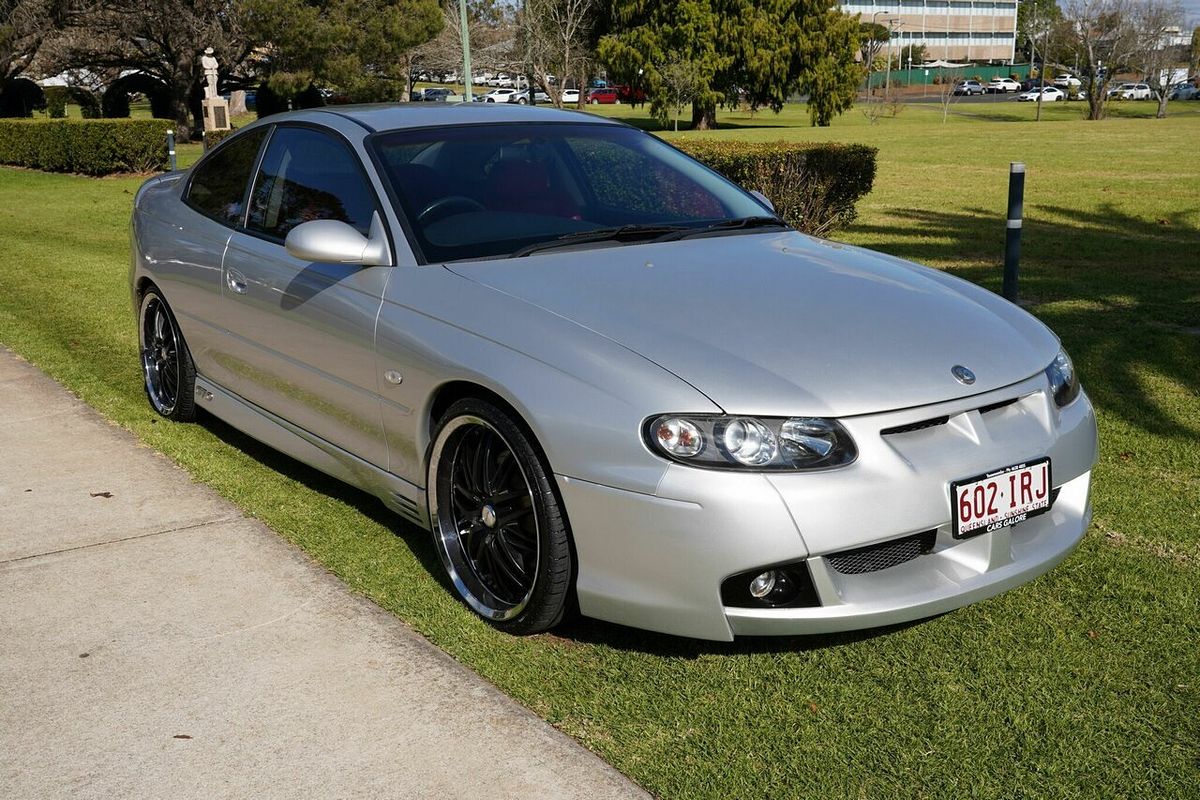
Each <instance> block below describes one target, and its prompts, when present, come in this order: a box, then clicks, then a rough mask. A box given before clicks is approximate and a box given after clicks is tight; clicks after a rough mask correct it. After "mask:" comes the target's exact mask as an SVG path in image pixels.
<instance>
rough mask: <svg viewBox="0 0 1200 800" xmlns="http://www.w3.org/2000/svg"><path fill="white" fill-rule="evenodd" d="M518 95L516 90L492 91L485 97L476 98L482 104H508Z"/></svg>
mask: <svg viewBox="0 0 1200 800" xmlns="http://www.w3.org/2000/svg"><path fill="white" fill-rule="evenodd" d="M516 94H517V90H516V89H492V90H491V91H490V92H488V93H487V94H485V95H482V96H480V97H477V98H475V99H476V101H477V102H480V103H508V102H511V101H512V99H513V97H515V96H516Z"/></svg>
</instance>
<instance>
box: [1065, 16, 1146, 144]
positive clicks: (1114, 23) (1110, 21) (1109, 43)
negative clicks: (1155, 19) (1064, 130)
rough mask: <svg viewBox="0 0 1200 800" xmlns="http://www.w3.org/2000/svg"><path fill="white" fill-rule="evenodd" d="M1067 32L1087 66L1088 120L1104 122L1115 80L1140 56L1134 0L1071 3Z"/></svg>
mask: <svg viewBox="0 0 1200 800" xmlns="http://www.w3.org/2000/svg"><path fill="white" fill-rule="evenodd" d="M1063 23H1064V24H1063V30H1064V31H1065V32H1066V34H1067V36H1068V37H1069V38H1068V42H1069V46H1070V48H1071V49H1072V50H1074V51H1075V54H1077V56H1078V57H1079V59H1080V60H1081V61H1082V62H1083V63H1084V64H1086V65H1087V68H1086V70H1085V71H1084V87H1085V88H1086V90H1087V98H1088V119H1092V120H1099V119H1104V112H1105V105H1106V103H1107V100H1108V84H1109V80H1110V78H1111V76H1112V75H1113V74H1114V73H1115V72H1116V71H1117V69H1118V68H1120V67H1122V66H1127V65H1129V64H1130V62H1131V61H1132V60H1133V58H1134V55H1135V54H1136V53H1137V52H1138V49H1139V43H1140V37H1139V34H1138V30H1137V25H1136V24H1135V14H1134V8H1133V3H1132V2H1131V0H1068V3H1067V7H1066V9H1065V13H1064V20H1063Z"/></svg>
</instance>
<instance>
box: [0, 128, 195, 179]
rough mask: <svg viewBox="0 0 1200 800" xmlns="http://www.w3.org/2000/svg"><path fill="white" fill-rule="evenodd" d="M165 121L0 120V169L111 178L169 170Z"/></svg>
mask: <svg viewBox="0 0 1200 800" xmlns="http://www.w3.org/2000/svg"><path fill="white" fill-rule="evenodd" d="M172 127H173V125H172V123H171V121H170V120H163V119H137V120H129V119H85V120H64V119H52V120H19V119H13V120H8V119H5V120H0V164H11V165H13V166H18V167H29V168H31V169H41V170H46V171H47V172H79V173H83V174H85V175H110V174H112V173H114V172H152V171H155V170H161V169H166V168H167V131H168V130H169V129H170V128H172Z"/></svg>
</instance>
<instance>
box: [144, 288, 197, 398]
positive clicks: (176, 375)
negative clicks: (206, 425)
mask: <svg viewBox="0 0 1200 800" xmlns="http://www.w3.org/2000/svg"><path fill="white" fill-rule="evenodd" d="M138 345H139V348H140V350H141V356H142V377H143V386H144V388H145V390H146V398H147V399H148V400H149V401H150V405H151V406H152V407H153V408H154V410H155V411H157V412H158V413H159V414H161V415H162V416H164V417H166V418H167V419H171V420H175V421H176V422H191V421H192V420H194V419H195V418H196V397H195V395H194V392H195V388H196V367H195V365H194V364H193V363H192V356H191V353H189V352H188V348H187V343H186V342H185V341H184V340H183V334H182V333H180V332H179V325H178V323H177V322H176V321H175V315H174V314H172V313H171V309H170V307H169V306H168V305H167V301H166V300H164V299H163V298H162V295H160V294H159V293H158V289H157V288H154V287H151V288H150V289H148V290H147V291H146V293H145V294H144V295H143V296H142V304H141V307H140V309H139V311H138Z"/></svg>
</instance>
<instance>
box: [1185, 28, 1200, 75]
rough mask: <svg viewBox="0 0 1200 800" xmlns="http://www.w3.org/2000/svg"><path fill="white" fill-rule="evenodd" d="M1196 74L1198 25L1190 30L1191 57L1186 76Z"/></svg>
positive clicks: (1199, 46)
mask: <svg viewBox="0 0 1200 800" xmlns="http://www.w3.org/2000/svg"><path fill="white" fill-rule="evenodd" d="M1197 72H1200V25H1197V26H1196V27H1195V28H1193V29H1192V56H1191V60H1190V64H1189V69H1188V74H1189V75H1195V74H1196V73H1197Z"/></svg>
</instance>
